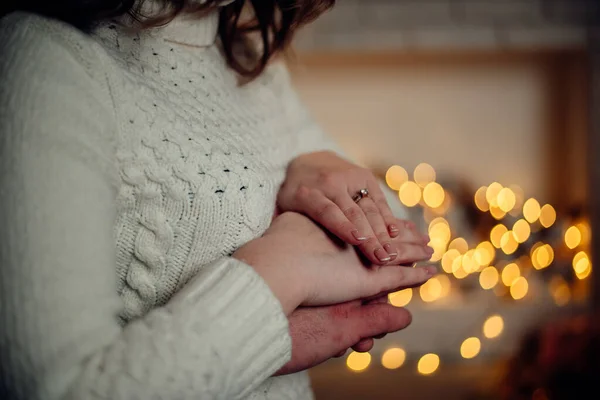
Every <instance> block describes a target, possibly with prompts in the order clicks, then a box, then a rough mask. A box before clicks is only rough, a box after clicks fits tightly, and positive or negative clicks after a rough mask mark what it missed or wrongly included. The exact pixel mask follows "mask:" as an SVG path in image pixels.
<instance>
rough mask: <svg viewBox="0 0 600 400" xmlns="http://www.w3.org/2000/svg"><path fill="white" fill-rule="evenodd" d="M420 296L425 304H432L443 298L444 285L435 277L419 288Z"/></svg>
mask: <svg viewBox="0 0 600 400" xmlns="http://www.w3.org/2000/svg"><path fill="white" fill-rule="evenodd" d="M419 294H420V295H421V299H422V300H423V301H424V302H427V303H429V302H432V301H435V300H437V299H439V298H440V297H441V296H442V284H441V283H440V281H439V280H437V279H436V278H435V277H434V278H431V279H430V280H428V281H427V282H425V283H424V284H423V285H422V286H421V287H420V288H419Z"/></svg>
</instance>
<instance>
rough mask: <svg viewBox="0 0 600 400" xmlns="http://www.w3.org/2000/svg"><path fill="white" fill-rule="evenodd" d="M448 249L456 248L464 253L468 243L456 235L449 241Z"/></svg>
mask: <svg viewBox="0 0 600 400" xmlns="http://www.w3.org/2000/svg"><path fill="white" fill-rule="evenodd" d="M448 249H450V250H451V249H456V250H458V252H459V253H460V254H465V253H466V252H467V250H468V249H469V244H468V243H467V241H466V240H465V239H463V238H461V237H458V238H456V239H454V240H453V241H451V242H450V244H449V245H448Z"/></svg>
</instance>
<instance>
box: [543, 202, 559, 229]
mask: <svg viewBox="0 0 600 400" xmlns="http://www.w3.org/2000/svg"><path fill="white" fill-rule="evenodd" d="M554 222H556V210H554V207H552V206H551V205H550V204H545V205H544V206H543V207H542V209H541V210H540V224H542V226H543V227H544V228H549V227H551V226H552V225H553V224H554Z"/></svg>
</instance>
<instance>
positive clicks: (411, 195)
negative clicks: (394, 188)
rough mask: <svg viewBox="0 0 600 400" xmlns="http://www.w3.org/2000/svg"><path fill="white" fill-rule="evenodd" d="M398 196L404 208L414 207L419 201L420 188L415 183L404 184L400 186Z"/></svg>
mask: <svg viewBox="0 0 600 400" xmlns="http://www.w3.org/2000/svg"><path fill="white" fill-rule="evenodd" d="M398 196H399V198H400V201H401V202H402V204H404V205H405V206H406V207H414V206H416V205H417V204H419V201H421V188H420V187H419V185H417V184H416V183H415V182H412V181H408V182H404V183H403V184H402V186H400V190H399V191H398Z"/></svg>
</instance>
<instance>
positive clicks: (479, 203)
mask: <svg viewBox="0 0 600 400" xmlns="http://www.w3.org/2000/svg"><path fill="white" fill-rule="evenodd" d="M486 191H487V186H482V187H480V188H479V189H477V191H476V192H475V197H474V200H475V206H476V207H477V208H478V209H479V210H480V211H483V212H486V211H488V210H489V209H490V205H489V204H488V201H487V199H486V198H485V193H486Z"/></svg>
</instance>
